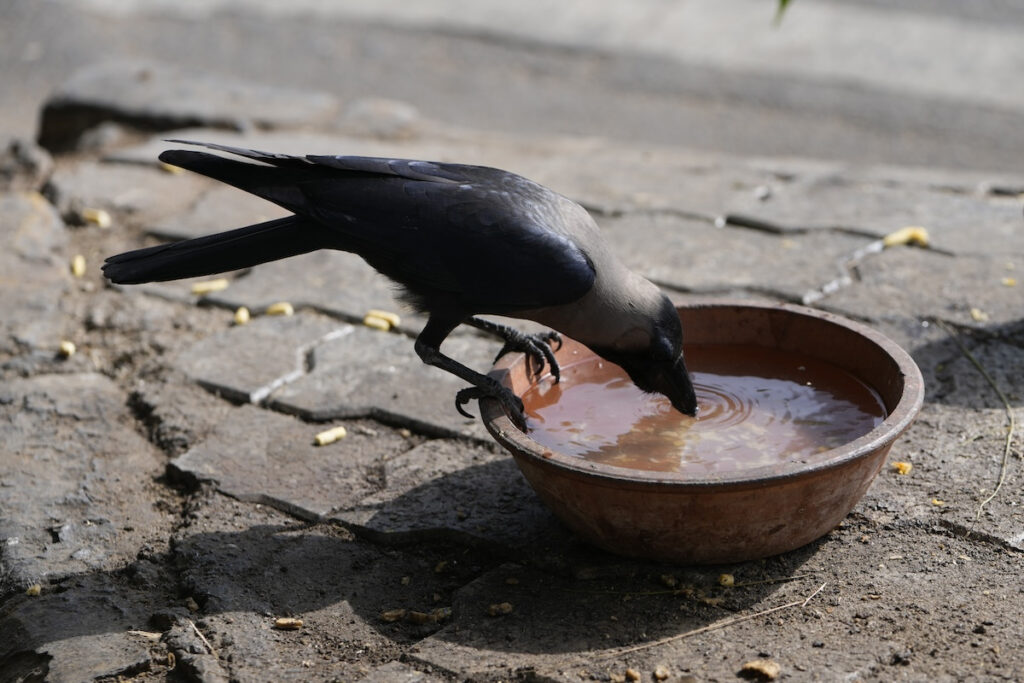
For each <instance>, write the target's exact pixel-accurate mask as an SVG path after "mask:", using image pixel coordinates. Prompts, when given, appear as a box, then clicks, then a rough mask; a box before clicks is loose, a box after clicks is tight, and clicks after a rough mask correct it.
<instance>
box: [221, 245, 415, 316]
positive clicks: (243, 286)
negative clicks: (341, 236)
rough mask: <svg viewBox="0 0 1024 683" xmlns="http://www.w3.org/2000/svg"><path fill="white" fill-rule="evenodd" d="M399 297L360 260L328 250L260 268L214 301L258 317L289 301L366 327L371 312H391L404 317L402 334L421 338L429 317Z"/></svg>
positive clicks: (351, 255)
mask: <svg viewBox="0 0 1024 683" xmlns="http://www.w3.org/2000/svg"><path fill="white" fill-rule="evenodd" d="M396 292H397V286H396V285H395V284H394V283H392V282H391V281H390V280H388V279H387V278H385V277H384V276H383V275H380V274H378V273H377V272H376V271H375V270H374V269H373V268H371V267H370V266H369V265H367V264H366V262H365V261H363V259H362V258H360V257H359V256H356V255H355V254H349V253H345V252H340V251H333V250H327V249H324V250H320V251H315V252H313V253H310V254H304V255H302V256H296V257H293V258H289V259H284V260H281V261H274V262H271V263H265V264H262V265H260V266H257V267H255V268H253V269H252V270H251V271H250V272H248V273H246V274H245V275H244V276H243V277H238V278H236V279H235V280H234V281H233V282H232V284H231V286H230V287H229V288H227V289H225V290H222V291H220V292H217V293H215V294H212V295H211V296H210V297H209V300H210V302H211V303H215V304H219V305H222V306H230V307H232V308H236V307H238V306H247V307H249V309H250V310H253V311H260V310H263V309H264V308H266V307H267V306H268V305H270V304H272V303H274V302H275V301H289V302H291V303H292V305H293V306H299V307H309V308H314V309H316V310H318V311H323V312H325V313H328V314H330V315H334V316H337V317H339V318H343V319H345V320H350V321H352V322H362V320H363V317H364V316H365V315H366V312H367V311H369V310H374V309H376V310H385V311H391V312H394V313H397V314H399V317H400V318H401V321H402V322H401V325H400V326H399V329H401V330H403V331H405V332H408V333H409V334H418V333H419V332H420V330H422V329H423V325H425V324H426V317H425V316H423V315H420V314H418V313H414V312H412V311H411V310H410V309H409V307H408V306H406V305H405V304H404V303H401V302H399V301H397V300H396V296H395V295H396Z"/></svg>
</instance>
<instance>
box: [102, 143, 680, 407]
mask: <svg viewBox="0 0 1024 683" xmlns="http://www.w3.org/2000/svg"><path fill="white" fill-rule="evenodd" d="M168 142H172V143H179V144H188V145H196V146H202V147H206V148H208V149H212V150H215V151H219V152H226V153H229V154H232V155H236V156H239V157H243V158H244V159H246V160H245V161H243V160H241V159H235V158H228V157H225V156H221V155H219V154H211V153H209V152H203V151H195V150H182V149H175V150H168V151H165V152H163V153H162V154H161V155H160V160H161V161H163V162H165V163H167V164H170V165H173V166H178V167H181V168H185V169H188V170H190V171H194V172H196V173H200V174H202V175H205V176H208V177H210V178H214V179H216V180H219V181H221V182H224V183H227V184H229V185H232V186H234V187H237V188H239V189H241V190H244V191H246V192H250V193H252V194H254V195H256V196H258V197H262V198H263V199H266V200H268V201H271V202H273V203H275V204H277V205H278V206H281V207H283V208H284V209H286V210H288V211H290V212H292V214H293V215H290V216H287V217H285V218H279V219H277V220H272V221H267V222H265V223H259V224H256V225H250V226H247V227H243V228H238V229H235V230H229V231H227V232H221V233H217V234H213V235H208V236H205V237H198V238H195V239H189V240H183V241H180V242H174V243H170V244H162V245H158V246H154V247H148V248H144V249H138V250H135V251H129V252H125V253H123V254H118V255H116V256H111V257H109V258H108V259H107V260H106V262H105V264H104V266H103V273H104V275H105V276H106V277H107V278H108V279H109V280H110V281H111V282H113V283H116V284H138V283H143V282H158V281H165V280H177V279H181V278H188V277H198V276H205V275H212V274H215V273H224V272H227V271H232V270H237V269H240V268H248V267H251V266H256V265H258V264H261V263H266V262H268V261H275V260H277V259H283V258H287V257H289V256H296V255H299V254H305V253H308V252H311V251H314V250H317V249H339V250H341V251H347V252H352V253H355V254H358V255H359V256H361V257H362V258H363V259H364V260H365V261H366V262H367V263H368V264H369V265H370V266H372V267H373V268H374V269H376V270H377V271H379V272H380V273H382V274H383V275H385V276H387V277H388V278H390V279H391V280H392V281H394V282H395V283H397V284H398V285H399V286H400V289H401V292H402V294H401V297H402V298H403V299H404V300H405V301H406V302H408V303H409V304H410V305H411V306H412V307H413V308H415V309H416V310H418V311H421V312H423V313H425V314H427V316H428V318H427V323H426V325H425V326H424V328H423V330H422V332H421V333H420V334H419V336H418V337H417V338H416V341H415V350H416V353H417V354H418V355H419V357H420V359H421V360H423V362H424V363H427V364H429V365H433V366H435V367H438V368H441V369H442V370H446V371H448V372H450V373H452V374H454V375H456V376H457V377H459V378H461V379H462V380H464V381H466V382H468V383H469V384H470V385H472V386H471V387H468V388H466V389H463V390H461V391H459V392H458V393H457V394H456V397H455V404H456V408H457V409H458V411H459V412H460V413H462V414H463V415H467V416H469V415H468V414H467V413H466V412H465V411H464V410H463V408H462V406H463V405H465V404H466V403H467V402H468V401H470V400H471V399H474V398H477V399H479V398H482V397H485V396H490V397H493V398H495V399H497V400H498V401H500V403H501V404H502V406H503V407H504V409H505V411H506V412H507V413H508V414H509V416H510V417H511V418H512V420H513V421H514V422H515V423H516V424H517V425H519V426H520V427H523V426H525V417H524V413H523V403H522V401H521V400H520V399H519V397H517V396H516V395H515V394H513V393H512V391H510V390H509V389H508V388H506V387H504V386H502V385H501V384H500V383H499V382H498V381H496V380H495V379H493V378H492V377H488V376H487V375H484V374H481V373H479V372H476V371H474V370H472V369H470V368H468V367H466V366H465V365H463V364H461V363H459V362H457V361H456V360H454V359H452V358H450V357H448V356H446V355H444V354H442V353H441V348H440V347H441V343H442V342H443V341H444V340H445V338H446V337H447V336H448V335H449V334H451V332H452V331H453V330H454V329H455V328H456V327H458V326H459V325H461V324H468V325H470V326H473V327H476V328H478V329H481V330H484V331H487V332H490V333H493V334H496V335H498V336H499V337H502V338H503V339H504V340H505V342H506V343H505V347H504V348H503V349H502V353H505V352H507V351H510V350H520V351H523V352H525V353H526V354H527V356H528V358H529V359H531V360H532V361H533V362H534V363H535V364H536V369H537V371H538V372H539V371H540V369H541V368H543V365H544V363H545V362H546V363H547V364H548V366H549V367H550V371H551V374H552V376H553V378H554V379H555V381H557V380H558V378H559V368H558V363H557V362H556V360H555V356H554V353H553V352H552V349H551V346H552V345H553V344H554V345H556V347H557V344H560V342H561V338H560V336H559V335H558V333H559V332H560V333H562V334H565V335H568V336H569V337H571V338H573V339H576V340H577V341H579V342H581V343H583V344H585V345H586V346H587V347H589V348H590V349H591V350H592V351H594V352H595V353H596V354H597V355H599V356H601V357H602V358H605V359H606V360H609V361H611V362H612V363H615V364H617V365H619V366H621V367H622V368H623V369H624V370H625V371H626V373H627V374H628V375H629V377H630V379H632V380H633V382H634V383H635V384H636V385H637V386H638V387H639V388H640V389H642V390H643V391H646V392H649V393H660V394H663V395H665V396H666V397H668V399H669V401H670V402H671V403H672V406H673V407H675V408H676V409H677V410H679V411H680V412H682V413H685V414H688V415H696V411H697V400H696V396H695V393H694V388H693V384H692V382H691V380H690V376H689V373H688V372H687V370H686V366H685V364H684V362H683V349H682V342H683V331H682V326H681V324H680V321H679V316H678V314H677V312H676V310H675V307H674V306H673V305H672V303H671V302H670V301H669V299H668V297H666V296H665V295H664V294H663V293H662V292H661V291H660V290H659V289H658V287H656V286H655V285H654V284H652V283H651V282H649V281H648V280H646V279H644V278H643V277H641V276H639V275H637V274H636V273H634V272H632V271H631V270H629V269H628V268H627V267H626V266H625V265H624V264H623V263H622V262H621V261H620V260H619V258H618V257H617V256H616V255H615V253H614V251H613V250H612V249H611V248H610V246H609V245H608V243H607V242H605V240H604V239H603V238H602V236H601V234H600V231H599V228H598V227H597V224H596V223H595V222H594V220H593V219H592V218H591V216H590V214H588V213H587V211H586V210H585V209H584V208H583V207H581V206H580V205H579V204H577V203H575V202H573V201H571V200H570V199H568V198H566V197H563V196H562V195H560V194H557V193H556V192H554V191H552V190H549V189H547V188H546V187H544V186H542V185H539V184H538V183H535V182H533V181H531V180H528V179H526V178H524V177H522V176H519V175H516V174H514V173H510V172H507V171H502V170H499V169H496V168H488V167H483V166H471V165H465V164H455V163H442V162H430V161H414V160H409V159H388V158H376V157H358V156H324V155H307V156H291V155H286V154H273V153H267V152H259V151H256V150H250V149H242V148H238V147H230V146H227V145H218V144H212V143H202V142H192V141H188V140H169V141H168ZM479 315H498V316H506V317H513V318H521V319H526V320H533V321H536V322H538V323H540V324H542V325H544V326H546V327H548V328H550V329H551V330H554V331H553V332H546V333H539V334H533V335H530V334H525V333H522V332H520V331H518V330H516V329H514V328H512V327H508V326H505V325H501V324H498V323H496V322H493V321H490V320H486V319H483V318H480V317H477V316H479ZM499 355H501V354H499Z"/></svg>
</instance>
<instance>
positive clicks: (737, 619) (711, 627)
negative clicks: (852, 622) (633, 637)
mask: <svg viewBox="0 0 1024 683" xmlns="http://www.w3.org/2000/svg"><path fill="white" fill-rule="evenodd" d="M826 584H827V582H826V583H823V584H821V585H820V586H818V588H817V590H815V591H814V592H813V593H811V594H810V595H808V596H807V597H806V598H804V599H803V600H794V601H793V602H787V603H786V604H785V605H779V606H778V607H772V608H771V609H766V610H761V611H760V612H755V613H753V614H742V615H739V616H736V617H732V618H731V619H724V620H722V621H719V622H717V623H714V624H708V625H707V626H701V627H700V628H695V629H693V630H692V631H687V632H686V633H679V634H677V635H674V636H668V637H667V638H662V639H661V640H654V641H651V642H650V643H643V644H641V645H634V646H633V647H627V648H623V649H620V650H615V651H614V652H608V653H606V654H603V655H601V656H599V657H598V659H610V658H612V657H621V656H622V655H628V654H631V653H633V652H639V651H640V650H646V649H648V648H652V647H658V646H659V645H665V644H667V643H672V642H675V641H677V640H683V639H684V638H689V637H690V636H696V635H699V634H701V633H707V632H708V631H715V630H718V629H720V628H725V627H726V626H732V625H733V624H738V623H740V622H741V621H749V620H750V619H756V618H758V617H763V616H765V615H768V614H773V613H775V612H779V611H781V610H784V609H789V608H790V607H806V606H807V603H808V602H810V601H811V598H813V597H814V596H815V595H817V594H818V593H820V592H821V591H822V589H823V588H825V586H826Z"/></svg>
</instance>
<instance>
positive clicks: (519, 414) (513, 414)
mask: <svg viewBox="0 0 1024 683" xmlns="http://www.w3.org/2000/svg"><path fill="white" fill-rule="evenodd" d="M481 398H493V399H495V400H497V401H498V402H499V403H501V406H502V408H504V409H505V413H506V414H507V415H508V416H509V418H510V419H511V420H512V423H513V424H515V426H516V427H518V428H519V429H521V430H523V431H526V413H525V411H524V409H523V402H522V400H521V399H520V398H519V397H518V396H516V395H515V394H513V393H512V392H511V391H510V390H509V389H507V388H505V387H503V386H501V385H500V384H498V383H497V382H494V383H493V384H492V385H490V386H488V388H486V389H485V388H483V387H466V388H465V389H461V390H460V391H459V392H458V393H456V394H455V410H457V411H459V414H460V415H463V416H465V417H468V418H469V419H473V417H474V416H473V415H472V414H470V413H467V412H466V411H465V410H464V409H463V408H462V406H464V405H466V404H467V403H469V402H470V401H471V400H473V399H477V400H479V399H481Z"/></svg>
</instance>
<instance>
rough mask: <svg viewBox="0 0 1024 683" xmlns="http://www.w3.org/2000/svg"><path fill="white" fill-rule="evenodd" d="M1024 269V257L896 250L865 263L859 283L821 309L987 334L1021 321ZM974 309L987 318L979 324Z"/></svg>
mask: <svg viewBox="0 0 1024 683" xmlns="http://www.w3.org/2000/svg"><path fill="white" fill-rule="evenodd" d="M1022 268H1024V257H1020V256H1017V255H1013V254H1009V253H1007V254H1003V255H988V256H967V255H959V256H956V257H955V258H953V257H950V256H946V255H943V254H939V253H936V252H934V251H929V250H925V249H919V248H915V247H893V248H891V249H886V250H885V251H883V252H881V253H879V254H875V255H872V256H870V257H869V258H866V259H864V260H863V261H861V262H860V263H859V264H858V266H857V271H856V272H857V275H858V279H857V281H856V282H854V283H853V284H852V285H850V286H848V287H843V288H842V289H839V290H838V291H836V292H835V293H833V294H830V295H828V296H827V297H825V298H824V299H822V300H821V301H820V302H818V305H820V306H821V307H823V308H828V309H830V310H833V311H835V312H837V313H842V314H846V315H850V316H853V317H856V318H860V319H864V320H883V319H887V318H940V319H942V320H946V321H949V322H952V323H955V324H957V325H964V326H967V327H975V328H978V329H984V328H989V327H994V326H999V325H1004V324H1007V323H1010V322H1012V321H1016V320H1019V319H1020V316H1021V310H1022V309H1024V278H1020V277H1019V274H1020V273H1021V269H1022ZM1009 277H1012V278H1015V280H1016V284H1015V285H1014V286H1007V284H1005V283H1004V278H1009ZM1007 282H1010V281H1007ZM972 309H978V310H979V311H980V312H981V314H982V316H983V317H982V319H976V318H975V317H974V315H972V312H971V311H972Z"/></svg>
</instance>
